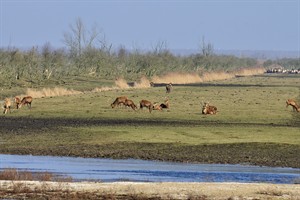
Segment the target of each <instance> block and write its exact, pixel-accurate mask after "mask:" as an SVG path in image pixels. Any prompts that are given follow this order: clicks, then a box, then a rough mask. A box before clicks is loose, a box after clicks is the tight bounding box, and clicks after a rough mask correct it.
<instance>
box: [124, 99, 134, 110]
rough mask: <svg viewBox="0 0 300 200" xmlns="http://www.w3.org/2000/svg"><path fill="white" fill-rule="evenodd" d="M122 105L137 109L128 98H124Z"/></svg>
mask: <svg viewBox="0 0 300 200" xmlns="http://www.w3.org/2000/svg"><path fill="white" fill-rule="evenodd" d="M124 105H125V106H127V107H131V108H132V109H133V110H136V109H137V107H136V105H135V104H134V102H133V101H132V100H130V99H126V100H125V103H124Z"/></svg>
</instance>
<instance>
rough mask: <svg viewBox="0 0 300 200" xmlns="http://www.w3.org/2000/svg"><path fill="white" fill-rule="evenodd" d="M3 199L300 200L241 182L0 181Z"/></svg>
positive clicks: (280, 188)
mask: <svg viewBox="0 0 300 200" xmlns="http://www.w3.org/2000/svg"><path fill="white" fill-rule="evenodd" d="M0 196H1V197H5V198H19V197H23V199H24V198H25V197H26V198H36V197H41V196H43V197H44V198H45V199H136V200H140V199H167V200H171V199H190V200H196V199H199V200H206V199H218V200H229V199H269V200H279V199H292V200H299V199H300V186H299V185H277V184H258V183H253V184H245V183H132V182H117V183H95V182H94V183H92V182H78V183H57V182H39V181H29V182H28V181H27V182H21V181H0Z"/></svg>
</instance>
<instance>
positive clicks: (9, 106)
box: [3, 98, 11, 114]
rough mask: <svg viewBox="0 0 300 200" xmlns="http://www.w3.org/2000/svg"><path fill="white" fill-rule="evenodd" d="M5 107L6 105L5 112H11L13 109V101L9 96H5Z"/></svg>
mask: <svg viewBox="0 0 300 200" xmlns="http://www.w3.org/2000/svg"><path fill="white" fill-rule="evenodd" d="M3 107H4V111H3V114H6V113H7V112H8V111H9V112H11V110H10V108H11V101H10V99H9V98H5V100H4V105H3Z"/></svg>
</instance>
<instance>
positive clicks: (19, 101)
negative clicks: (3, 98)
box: [14, 97, 21, 109]
mask: <svg viewBox="0 0 300 200" xmlns="http://www.w3.org/2000/svg"><path fill="white" fill-rule="evenodd" d="M14 101H15V104H16V107H17V109H19V107H20V104H21V99H20V98H19V97H15V98H14Z"/></svg>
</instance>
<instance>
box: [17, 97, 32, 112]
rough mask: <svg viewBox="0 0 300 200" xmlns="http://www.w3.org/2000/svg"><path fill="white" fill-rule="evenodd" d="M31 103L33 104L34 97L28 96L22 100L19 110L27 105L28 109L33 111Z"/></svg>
mask: <svg viewBox="0 0 300 200" xmlns="http://www.w3.org/2000/svg"><path fill="white" fill-rule="evenodd" d="M31 103H32V97H31V96H26V97H24V98H23V99H22V101H21V103H20V104H19V108H21V107H22V106H23V105H27V107H28V108H29V109H31Z"/></svg>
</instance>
